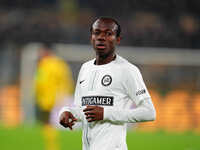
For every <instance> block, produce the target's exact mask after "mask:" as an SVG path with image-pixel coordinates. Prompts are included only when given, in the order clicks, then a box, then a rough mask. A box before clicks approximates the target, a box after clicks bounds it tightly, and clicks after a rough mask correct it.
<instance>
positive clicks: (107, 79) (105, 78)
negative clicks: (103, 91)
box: [101, 75, 112, 86]
mask: <svg viewBox="0 0 200 150" xmlns="http://www.w3.org/2000/svg"><path fill="white" fill-rule="evenodd" d="M111 83H112V77H111V76H110V75H105V76H103V78H102V80H101V84H102V85H103V86H109V85H110V84H111Z"/></svg>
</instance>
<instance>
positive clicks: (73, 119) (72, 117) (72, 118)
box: [69, 113, 78, 121]
mask: <svg viewBox="0 0 200 150" xmlns="http://www.w3.org/2000/svg"><path fill="white" fill-rule="evenodd" d="M69 117H70V119H71V120H72V121H77V120H78V119H77V118H75V117H74V116H73V115H72V114H71V113H70V116H69Z"/></svg>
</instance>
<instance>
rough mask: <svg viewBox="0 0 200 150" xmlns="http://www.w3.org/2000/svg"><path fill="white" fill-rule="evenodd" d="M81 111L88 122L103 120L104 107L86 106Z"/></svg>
mask: <svg viewBox="0 0 200 150" xmlns="http://www.w3.org/2000/svg"><path fill="white" fill-rule="evenodd" d="M83 112H84V113H85V116H86V119H87V121H88V122H92V121H99V120H103V114H104V108H103V107H99V106H87V107H86V108H85V109H84V110H83Z"/></svg>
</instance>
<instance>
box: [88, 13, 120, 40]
mask: <svg viewBox="0 0 200 150" xmlns="http://www.w3.org/2000/svg"><path fill="white" fill-rule="evenodd" d="M98 20H110V21H112V22H113V23H115V24H116V36H117V37H120V34H121V26H120V24H119V23H118V22H117V20H115V19H113V18H110V17H100V18H98V19H97V20H95V21H94V23H95V22H96V21H98ZM94 23H92V24H91V26H90V33H91V34H92V30H93V25H94Z"/></svg>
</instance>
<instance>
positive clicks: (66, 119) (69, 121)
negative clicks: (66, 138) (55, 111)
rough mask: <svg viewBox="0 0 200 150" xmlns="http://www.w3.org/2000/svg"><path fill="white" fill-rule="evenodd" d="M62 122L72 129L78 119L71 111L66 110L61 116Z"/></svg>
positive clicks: (64, 125)
mask: <svg viewBox="0 0 200 150" xmlns="http://www.w3.org/2000/svg"><path fill="white" fill-rule="evenodd" d="M59 120H60V124H61V125H62V126H63V127H65V128H68V127H69V128H70V130H72V126H73V125H74V124H75V122H76V121H77V119H76V118H75V117H74V116H73V115H72V113H71V112H68V111H65V112H63V113H62V114H61V116H60V119H59Z"/></svg>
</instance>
